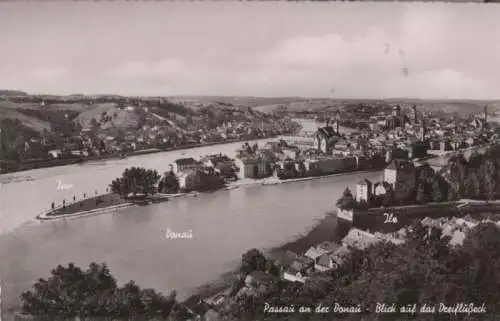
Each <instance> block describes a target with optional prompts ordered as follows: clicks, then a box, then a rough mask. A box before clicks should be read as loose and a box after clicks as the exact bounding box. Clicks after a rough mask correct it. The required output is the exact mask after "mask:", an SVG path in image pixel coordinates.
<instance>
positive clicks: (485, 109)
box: [483, 105, 488, 128]
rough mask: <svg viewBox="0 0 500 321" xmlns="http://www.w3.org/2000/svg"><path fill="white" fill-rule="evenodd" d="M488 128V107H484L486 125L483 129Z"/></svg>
mask: <svg viewBox="0 0 500 321" xmlns="http://www.w3.org/2000/svg"><path fill="white" fill-rule="evenodd" d="M487 126H488V105H484V125H483V127H484V128H486V127H487Z"/></svg>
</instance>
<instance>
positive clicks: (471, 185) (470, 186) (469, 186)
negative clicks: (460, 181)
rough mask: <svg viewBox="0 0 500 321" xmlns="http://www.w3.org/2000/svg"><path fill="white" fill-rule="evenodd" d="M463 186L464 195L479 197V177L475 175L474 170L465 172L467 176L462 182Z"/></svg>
mask: <svg viewBox="0 0 500 321" xmlns="http://www.w3.org/2000/svg"><path fill="white" fill-rule="evenodd" d="M464 187H465V195H466V196H467V197H468V198H473V199H475V198H480V197H481V196H482V195H481V194H482V193H481V183H480V182H479V178H478V177H477V173H476V171H475V170H469V171H468V173H467V177H466V178H465V182H464Z"/></svg>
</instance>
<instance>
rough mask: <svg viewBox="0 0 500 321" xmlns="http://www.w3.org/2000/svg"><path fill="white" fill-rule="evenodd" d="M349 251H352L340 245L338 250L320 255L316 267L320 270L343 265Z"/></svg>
mask: <svg viewBox="0 0 500 321" xmlns="http://www.w3.org/2000/svg"><path fill="white" fill-rule="evenodd" d="M349 253H350V251H349V249H348V248H347V247H345V246H340V245H338V247H337V249H336V250H334V251H332V252H330V253H326V254H323V255H322V256H320V257H319V258H318V260H317V262H316V264H315V265H314V269H315V270H316V271H320V272H324V271H328V270H333V269H336V268H337V267H339V266H340V265H342V263H343V262H344V259H345V257H346V256H347V255H348V254H349Z"/></svg>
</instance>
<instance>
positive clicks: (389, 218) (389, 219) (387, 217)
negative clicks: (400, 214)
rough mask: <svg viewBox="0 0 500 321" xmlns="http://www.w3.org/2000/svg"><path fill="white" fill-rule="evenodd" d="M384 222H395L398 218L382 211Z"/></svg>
mask: <svg viewBox="0 0 500 321" xmlns="http://www.w3.org/2000/svg"><path fill="white" fill-rule="evenodd" d="M384 217H385V221H384V224H397V223H398V218H397V217H396V216H395V215H394V214H393V213H384Z"/></svg>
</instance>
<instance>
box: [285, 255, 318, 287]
mask: <svg viewBox="0 0 500 321" xmlns="http://www.w3.org/2000/svg"><path fill="white" fill-rule="evenodd" d="M312 272H314V261H313V260H311V259H309V258H307V259H306V260H305V259H302V258H299V259H298V260H296V261H294V262H293V263H292V264H291V265H290V266H289V267H288V268H287V269H286V270H285V272H284V273H283V279H285V280H287V281H290V282H300V283H305V282H306V280H307V278H308V276H309V275H310V274H311V273H312Z"/></svg>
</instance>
